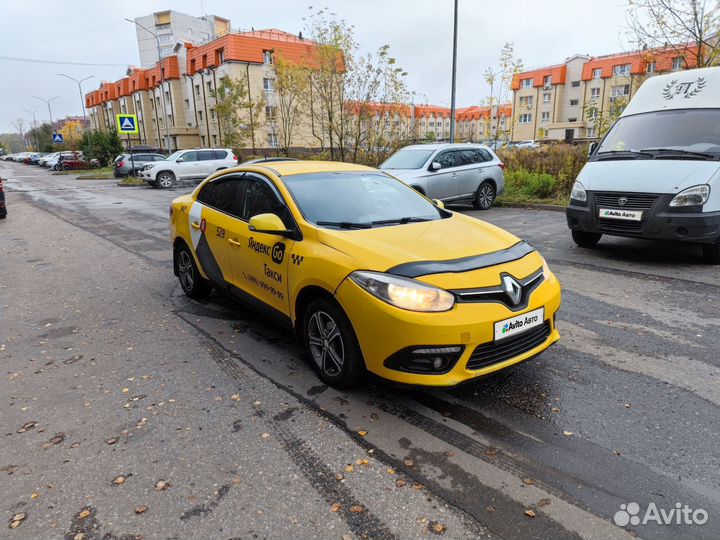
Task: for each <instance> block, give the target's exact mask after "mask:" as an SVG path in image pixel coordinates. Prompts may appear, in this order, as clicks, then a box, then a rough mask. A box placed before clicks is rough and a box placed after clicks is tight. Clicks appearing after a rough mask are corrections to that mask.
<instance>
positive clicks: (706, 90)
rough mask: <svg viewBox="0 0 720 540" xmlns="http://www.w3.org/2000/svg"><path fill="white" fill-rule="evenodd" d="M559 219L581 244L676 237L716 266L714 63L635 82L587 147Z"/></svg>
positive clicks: (719, 199) (719, 77)
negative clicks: (622, 106)
mask: <svg viewBox="0 0 720 540" xmlns="http://www.w3.org/2000/svg"><path fill="white" fill-rule="evenodd" d="M567 222H568V226H569V227H570V229H571V230H572V237H573V240H574V241H575V243H576V244H577V245H579V246H582V247H592V246H594V245H595V244H597V243H598V241H600V238H601V237H602V235H603V234H609V235H613V236H629V237H633V238H651V239H660V240H682V241H685V242H696V243H698V244H701V245H702V248H703V255H704V257H705V260H706V261H707V262H709V263H712V264H720V67H716V68H705V69H695V70H689V71H682V72H674V73H670V74H667V75H659V76H656V77H651V78H649V79H648V80H647V81H645V82H644V83H643V85H642V86H641V87H640V88H639V89H638V91H637V93H636V94H635V97H633V98H632V100H631V101H630V103H629V104H628V106H627V108H626V109H625V111H624V112H623V113H622V115H621V117H620V118H619V119H618V121H617V122H616V123H615V125H613V127H612V128H611V129H610V131H608V133H607V135H605V137H604V138H603V140H602V141H601V142H600V143H599V144H598V143H593V145H591V147H590V157H589V159H588V162H587V163H586V164H585V166H584V167H583V169H582V171H580V174H579V175H578V177H577V181H576V182H575V185H574V186H573V188H572V194H571V195H570V205H569V206H568V209H567Z"/></svg>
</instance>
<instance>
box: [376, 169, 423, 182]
mask: <svg viewBox="0 0 720 540" xmlns="http://www.w3.org/2000/svg"><path fill="white" fill-rule="evenodd" d="M381 170H382V171H383V172H384V173H387V174H389V175H390V176H394V177H395V178H397V179H399V180H411V179H413V178H419V177H420V176H425V174H426V172H427V171H425V169H381Z"/></svg>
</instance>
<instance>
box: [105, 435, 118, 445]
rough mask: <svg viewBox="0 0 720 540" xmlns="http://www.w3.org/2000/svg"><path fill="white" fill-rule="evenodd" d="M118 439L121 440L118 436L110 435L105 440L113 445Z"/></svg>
mask: <svg viewBox="0 0 720 540" xmlns="http://www.w3.org/2000/svg"><path fill="white" fill-rule="evenodd" d="M118 440H119V439H118V438H117V437H110V438H109V439H105V442H106V443H107V444H111V445H112V444H115V443H116V442H118Z"/></svg>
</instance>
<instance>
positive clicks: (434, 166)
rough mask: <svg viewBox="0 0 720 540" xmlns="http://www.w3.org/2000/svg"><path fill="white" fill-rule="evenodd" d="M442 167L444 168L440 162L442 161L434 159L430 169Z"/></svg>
mask: <svg viewBox="0 0 720 540" xmlns="http://www.w3.org/2000/svg"><path fill="white" fill-rule="evenodd" d="M440 169H442V165H441V164H440V162H438V161H433V162H432V163H431V164H430V170H431V171H439V170H440Z"/></svg>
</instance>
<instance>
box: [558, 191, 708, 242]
mask: <svg viewBox="0 0 720 540" xmlns="http://www.w3.org/2000/svg"><path fill="white" fill-rule="evenodd" d="M628 195H629V196H632V195H633V194H628ZM673 197H674V195H671V194H661V195H657V200H656V201H655V203H654V205H653V206H652V208H650V209H645V210H643V217H642V221H640V222H630V221H625V220H609V219H600V217H599V210H600V206H599V205H598V204H597V203H596V202H595V194H594V193H593V192H590V191H589V192H588V200H587V204H586V205H584V206H583V205H581V204H580V203H579V202H578V201H570V205H569V206H568V207H567V210H566V211H565V216H566V218H567V224H568V227H569V228H570V229H571V230H574V231H584V232H590V233H599V234H607V235H610V236H625V237H629V238H647V239H652V240H679V241H683V242H696V243H701V244H712V243H715V242H717V241H718V239H720V212H703V211H702V208H701V207H698V206H696V207H678V208H671V207H670V201H671V200H672V199H673ZM605 207H606V206H605V205H604V206H603V208H605ZM617 209H619V210H622V208H621V207H618V208H617Z"/></svg>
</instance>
